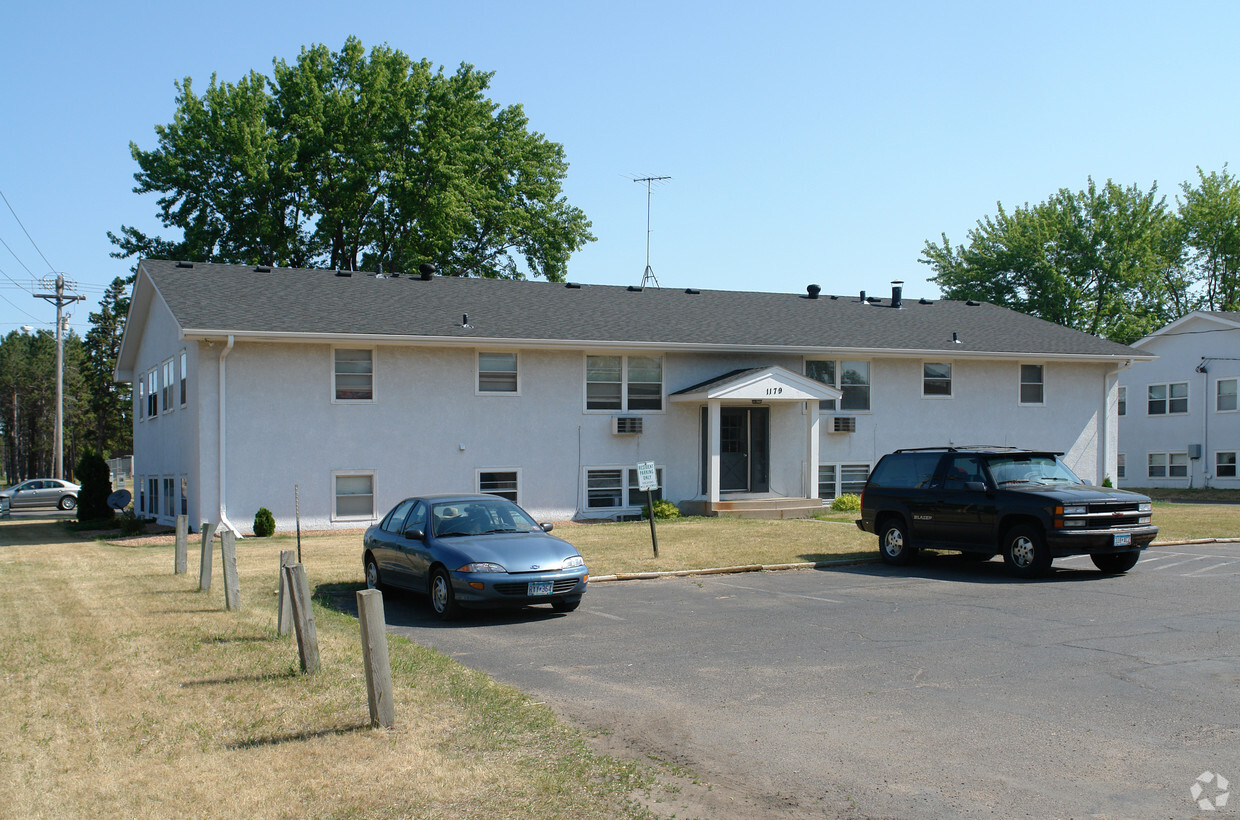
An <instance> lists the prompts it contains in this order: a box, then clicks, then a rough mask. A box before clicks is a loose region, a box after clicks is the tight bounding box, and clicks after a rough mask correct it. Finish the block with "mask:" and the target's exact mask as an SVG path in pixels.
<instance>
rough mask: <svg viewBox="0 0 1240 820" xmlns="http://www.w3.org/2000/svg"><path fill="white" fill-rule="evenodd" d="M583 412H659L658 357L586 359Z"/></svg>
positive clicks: (660, 368) (660, 372) (660, 369)
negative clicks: (584, 409)
mask: <svg viewBox="0 0 1240 820" xmlns="http://www.w3.org/2000/svg"><path fill="white" fill-rule="evenodd" d="M586 409H587V410H620V411H628V412H632V411H636V410H662V409H663V359H662V358H661V357H659V356H624V355H608V356H591V355H587V356H586Z"/></svg>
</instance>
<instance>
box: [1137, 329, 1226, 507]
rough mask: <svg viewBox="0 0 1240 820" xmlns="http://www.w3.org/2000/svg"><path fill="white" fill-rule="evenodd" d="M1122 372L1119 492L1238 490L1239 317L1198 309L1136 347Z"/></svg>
mask: <svg viewBox="0 0 1240 820" xmlns="http://www.w3.org/2000/svg"><path fill="white" fill-rule="evenodd" d="M1133 347H1134V348H1136V349H1137V350H1140V351H1141V352H1142V353H1148V354H1153V355H1155V356H1157V357H1158V358H1157V360H1155V361H1144V362H1139V363H1136V364H1134V365H1133V366H1132V367H1131V368H1130V369H1126V370H1124V371H1122V372H1121V373H1120V381H1119V384H1120V388H1119V389H1120V418H1119V434H1120V448H1119V450H1120V452H1119V454H1118V463H1117V465H1116V469H1117V475H1118V477H1119V484H1120V486H1122V487H1185V488H1187V487H1232V488H1240V477H1238V476H1237V473H1236V469H1237V464H1236V459H1237V456H1238V455H1240V408H1238V407H1237V398H1236V394H1237V390H1236V387H1237V384H1238V383H1240V313H1223V312H1211V311H1200V310H1199V311H1194V312H1193V313H1190V314H1188V315H1187V316H1184V317H1182V318H1180V319H1177V320H1176V321H1174V322H1172V323H1171V324H1169V325H1167V326H1166V327H1164V328H1162V329H1161V330H1158V331H1155V332H1154V333H1151V334H1150V335H1149V336H1146V337H1145V338H1144V339H1141V340H1140V341H1138V342H1136V343H1134V344H1133Z"/></svg>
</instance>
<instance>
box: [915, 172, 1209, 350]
mask: <svg viewBox="0 0 1240 820" xmlns="http://www.w3.org/2000/svg"><path fill="white" fill-rule="evenodd" d="M942 240H943V241H942V244H937V243H933V242H929V241H927V242H926V245H925V248H924V249H923V250H922V258H921V259H920V260H919V261H921V262H923V263H924V264H927V265H930V266H931V267H932V268H933V269H934V271H935V274H934V276H932V277H930V278H931V281H933V282H936V283H937V284H938V285H939V286H940V288H941V289H942V292H943V296H944V298H948V299H977V300H981V301H987V302H993V303H995V304H1001V305H1005V306H1007V307H1010V308H1013V309H1015V310H1019V311H1021V312H1023V313H1028V314H1031V315H1033V316H1038V317H1040V318H1042V319H1046V320H1048V321H1051V322H1055V323H1056V324H1060V325H1064V326H1065V327H1072V328H1076V329H1078V330H1082V331H1084V332H1086V333H1090V334H1094V335H1099V336H1105V337H1108V338H1111V339H1114V340H1115V341H1120V342H1132V341H1135V340H1137V339H1139V338H1141V337H1142V336H1144V335H1146V334H1147V333H1150V332H1151V331H1153V330H1155V329H1157V328H1158V327H1161V326H1162V325H1163V324H1165V323H1166V322H1168V321H1170V320H1171V319H1173V318H1175V317H1176V316H1177V315H1179V314H1180V312H1181V311H1182V309H1183V307H1184V305H1186V304H1187V283H1186V282H1185V281H1184V277H1183V276H1182V275H1181V273H1180V271H1179V269H1178V267H1177V265H1176V260H1177V258H1178V254H1177V252H1176V244H1175V219H1174V215H1173V214H1172V213H1171V212H1170V211H1168V209H1167V207H1166V202H1165V199H1164V198H1162V197H1159V196H1158V195H1157V186H1154V187H1151V188H1150V189H1149V190H1148V191H1142V190H1141V189H1139V188H1138V187H1137V186H1135V185H1134V186H1130V187H1127V188H1124V187H1121V186H1119V185H1116V184H1115V183H1113V182H1111V181H1110V180H1108V181H1107V182H1106V184H1105V185H1102V186H1099V185H1097V184H1096V183H1095V182H1094V181H1093V180H1092V179H1090V180H1089V185H1088V187H1087V188H1086V189H1085V190H1083V191H1079V192H1076V193H1073V192H1072V191H1069V190H1067V189H1060V190H1059V191H1058V192H1057V193H1056V194H1055V195H1054V196H1052V197H1051V198H1050V199H1048V200H1047V201H1046V202H1043V203H1041V204H1038V205H1034V206H1029V205H1025V206H1023V207H1021V208H1017V209H1016V210H1014V211H1012V212H1011V213H1008V212H1007V211H1006V210H1005V209H1004V208H1003V206H1002V205H1001V204H1000V205H999V206H998V215H997V216H995V217H989V216H987V217H984V218H983V219H981V220H979V221H978V223H977V226H976V227H975V228H973V229H972V230H970V231H969V234H968V240H969V242H968V245H960V246H955V247H953V246H952V244H951V242H950V241H949V240H948V238H947V236H946V235H943V237H942Z"/></svg>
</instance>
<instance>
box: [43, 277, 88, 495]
mask: <svg viewBox="0 0 1240 820" xmlns="http://www.w3.org/2000/svg"><path fill="white" fill-rule="evenodd" d="M42 284H43V287H44V288H49V287H54V288H55V292H54V293H36V294H34V296H35V298H38V299H45V300H47V301H48V302H51V303H52V304H53V305H55V306H56V440H55V443H54V445H53V446H54V448H55V450H56V464H55V474H54V475H53V476H52V478H59V479H63V478H64V477H65V429H64V425H65V340H64V328H65V323H66V322H67V321H68V319H69V317H68V316H64V315H63V312H64V308H65V306H66V305H71V304H73V303H74V302H82V301H85V300H86V297H85V296H78V295H76V294H69V295H65V275H64V274H63V273H58V274H56V281H55V283H54V284H53V282H52V281H51V278H50V277H47V276H45V277H43V283H42ZM68 289H69V290H73V285H72V283H70V284H69V286H68Z"/></svg>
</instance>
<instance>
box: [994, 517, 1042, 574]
mask: <svg viewBox="0 0 1240 820" xmlns="http://www.w3.org/2000/svg"><path fill="white" fill-rule="evenodd" d="M1003 561H1004V563H1006V564H1007V567H1008V570H1009V571H1010V572H1011V573H1012V574H1013V575H1015V576H1017V577H1018V578H1038V577H1040V576H1042V575H1045V574H1046V573H1047V571H1049V570H1050V568H1051V553H1050V550H1048V549H1047V548H1046V539H1045V538H1043V537H1042V531H1041V530H1039V529H1038V528H1037V527H1035V526H1032V525H1030V524H1021V525H1019V526H1016V527H1013V528H1012V529H1010V530H1008V532H1007V535H1005V536H1004V537H1003Z"/></svg>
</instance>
